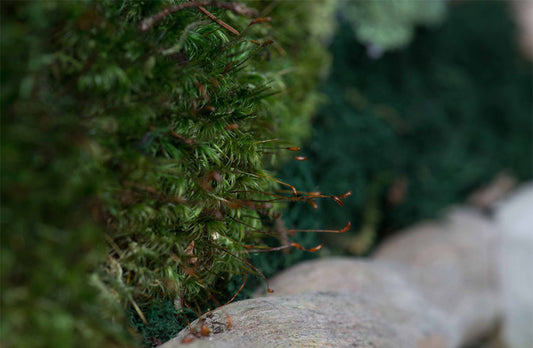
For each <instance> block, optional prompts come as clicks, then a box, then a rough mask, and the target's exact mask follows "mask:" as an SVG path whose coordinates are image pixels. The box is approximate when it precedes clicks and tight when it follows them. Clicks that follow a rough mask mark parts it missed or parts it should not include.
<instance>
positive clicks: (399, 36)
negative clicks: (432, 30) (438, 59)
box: [342, 0, 446, 55]
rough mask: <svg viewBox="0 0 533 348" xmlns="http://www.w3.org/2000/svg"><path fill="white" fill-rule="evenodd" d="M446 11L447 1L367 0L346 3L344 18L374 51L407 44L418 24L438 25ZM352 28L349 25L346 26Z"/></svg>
mask: <svg viewBox="0 0 533 348" xmlns="http://www.w3.org/2000/svg"><path fill="white" fill-rule="evenodd" d="M445 13H446V2H445V1H444V0H420V1H398V0H367V1H347V2H345V3H343V7H342V17H343V19H344V20H345V21H346V22H347V23H349V24H350V26H351V27H352V31H353V32H354V33H355V36H356V38H357V39H358V40H359V42H361V43H363V44H367V45H370V47H371V50H370V52H372V51H375V53H374V54H376V55H379V54H380V52H383V51H389V50H393V49H398V48H402V47H405V46H407V44H409V43H410V42H411V41H412V40H413V36H414V33H415V29H416V27H417V26H420V25H426V26H436V25H437V24H440V23H441V22H442V21H443V18H444V16H445ZM346 29H347V30H349V28H348V27H346Z"/></svg>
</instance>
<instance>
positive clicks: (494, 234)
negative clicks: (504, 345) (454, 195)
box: [374, 208, 502, 343]
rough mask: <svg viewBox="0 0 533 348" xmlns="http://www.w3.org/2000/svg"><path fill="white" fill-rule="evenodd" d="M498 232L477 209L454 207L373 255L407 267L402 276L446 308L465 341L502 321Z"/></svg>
mask: <svg viewBox="0 0 533 348" xmlns="http://www.w3.org/2000/svg"><path fill="white" fill-rule="evenodd" d="M500 237H501V236H500V234H499V231H498V230H497V228H496V226H495V224H494V223H493V222H492V221H490V220H489V219H488V218H486V217H484V216H482V215H481V214H479V213H477V212H476V211H474V210H469V209H465V208H462V209H454V210H452V211H451V212H450V213H449V215H448V216H447V218H446V219H445V220H444V221H442V222H439V223H435V222H427V223H422V224H419V225H416V226H414V227H411V228H408V229H406V230H404V231H400V232H399V233H397V234H396V235H394V236H393V237H392V238H390V239H389V240H387V241H385V242H384V243H383V245H382V247H381V248H379V249H378V250H377V252H376V253H375V255H374V257H375V258H376V259H378V260H386V261H388V262H392V263H395V264H396V265H404V266H406V267H408V270H407V272H405V273H403V274H402V276H404V277H405V279H406V280H407V281H408V283H409V284H410V285H411V286H413V287H414V288H415V289H416V291H418V292H419V293H420V294H421V295H422V296H424V298H426V299H427V301H428V302H430V303H432V304H433V305H434V306H436V308H438V309H439V310H440V311H442V312H443V313H444V314H445V315H446V318H447V321H448V322H449V323H450V324H451V325H453V327H455V328H456V329H455V330H456V332H457V333H459V334H460V341H461V342H462V343H465V342H469V341H470V340H472V339H475V338H477V337H478V336H481V335H483V334H484V333H485V332H486V331H487V330H488V329H490V328H491V327H494V326H496V325H497V323H498V320H499V319H500V314H501V311H502V308H501V302H500V298H501V292H500V285H499V278H498V272H497V264H498V255H499V246H500V243H501V238H500Z"/></svg>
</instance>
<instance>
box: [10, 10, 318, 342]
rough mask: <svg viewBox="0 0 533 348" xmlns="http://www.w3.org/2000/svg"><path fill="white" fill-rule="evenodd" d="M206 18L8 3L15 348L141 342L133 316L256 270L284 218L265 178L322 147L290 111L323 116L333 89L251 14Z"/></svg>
mask: <svg viewBox="0 0 533 348" xmlns="http://www.w3.org/2000/svg"><path fill="white" fill-rule="evenodd" d="M254 5H257V6H268V3H257V4H256V3H250V6H254ZM176 6H177V7H176ZM204 6H205V11H203V10H202V9H200V8H199V5H198V4H195V5H190V3H189V2H186V1H153V2H152V1H151V2H146V3H143V2H137V1H124V2H116V1H99V2H46V3H39V2H24V3H20V2H2V36H3V39H2V86H3V88H2V115H3V121H2V122H3V124H2V136H3V138H2V139H3V141H2V158H3V165H2V178H3V180H2V224H3V226H2V227H3V230H4V231H5V232H4V233H3V234H2V258H3V259H2V267H5V268H4V270H3V272H2V293H3V296H2V308H3V311H4V316H3V318H2V327H1V328H2V339H3V341H5V342H6V344H7V345H8V346H11V345H15V344H16V345H18V346H35V345H39V344H41V345H50V346H56V347H61V346H65V347H66V346H78V345H83V346H102V345H107V346H115V345H131V344H132V342H133V341H132V339H131V335H130V333H129V332H128V331H127V330H126V329H125V326H124V325H123V317H124V315H123V312H124V310H123V308H124V305H126V306H132V307H133V308H134V310H135V312H136V313H137V314H138V315H139V316H140V317H139V318H137V319H139V320H141V321H143V320H146V317H147V316H148V317H149V313H151V309H150V303H152V302H154V301H155V302H157V301H156V300H157V299H159V298H162V299H163V301H169V300H171V301H172V302H173V305H174V306H175V307H176V308H178V311H185V312H187V311H189V310H188V309H187V307H188V306H191V307H195V305H196V303H197V302H202V301H205V300H206V299H207V298H208V297H209V296H210V295H211V294H212V293H213V292H216V291H217V289H220V286H215V284H223V283H225V282H227V281H229V280H230V278H231V277H232V276H234V275H240V274H247V273H250V272H251V273H257V270H256V269H255V268H254V267H253V266H251V265H250V264H249V263H247V262H246V259H247V258H248V248H247V247H248V246H249V245H252V244H253V245H254V247H261V246H264V239H265V236H267V235H275V234H276V232H275V231H272V229H271V228H272V224H273V220H274V218H275V217H276V216H277V215H276V214H277V211H279V208H278V207H276V204H275V203H276V202H277V198H276V199H275V202H274V203H271V202H270V200H272V199H273V198H272V192H273V189H274V188H276V187H277V186H278V182H277V181H276V180H275V179H273V178H271V175H272V174H271V173H270V172H269V171H268V170H267V169H266V168H268V166H269V165H270V164H271V163H275V159H276V157H277V155H278V152H279V151H278V150H279V149H280V148H283V147H285V146H287V145H289V144H284V143H281V142H279V141H277V140H274V139H277V138H278V137H279V135H280V134H281V135H282V136H288V135H290V140H291V141H294V142H298V141H300V140H301V139H302V137H303V136H304V135H305V134H306V131H305V129H307V125H306V122H307V121H303V122H301V123H300V122H296V121H294V115H293V113H292V111H293V110H297V109H298V107H297V105H298V104H300V103H305V105H306V106H305V107H304V108H301V109H300V110H299V113H298V115H300V116H302V117H303V118H304V119H308V116H307V115H308V114H309V112H310V110H312V109H313V107H314V105H315V104H316V102H317V99H316V98H315V97H308V96H307V95H306V93H304V92H302V91H305V90H307V91H309V90H311V89H312V88H313V87H314V84H315V83H316V81H317V77H316V74H315V72H314V71H312V70H313V69H312V68H310V67H311V65H310V64H311V61H309V62H308V63H306V64H305V65H304V66H306V67H307V69H308V70H306V69H302V68H301V67H299V68H298V69H296V71H297V72H296V73H294V74H292V73H291V72H287V71H285V72H281V71H280V70H281V68H282V67H283V68H286V69H289V70H290V69H291V66H292V64H295V63H294V61H296V60H297V59H299V58H300V57H301V56H300V57H296V58H294V61H291V60H289V61H290V63H286V61H287V60H288V57H287V56H286V55H285V53H287V52H289V55H290V54H291V53H290V52H291V51H293V52H297V49H296V47H297V46H292V47H290V48H289V47H287V48H285V49H284V47H283V46H282V45H281V44H280V43H277V45H278V46H276V44H275V43H274V42H271V39H272V38H274V39H275V38H276V35H275V34H274V32H275V30H276V29H275V27H272V26H270V24H269V20H266V19H265V20H259V21H256V22H252V17H253V16H256V13H258V12H256V11H255V10H254V9H252V8H251V7H239V8H237V7H235V6H234V4H233V5H232V4H224V3H220V2H209V3H206V4H204ZM281 8H282V6H281V3H280V9H277V10H275V11H274V12H272V15H274V13H276V11H277V13H281V12H282V10H281ZM164 9H173V10H175V11H170V12H172V13H166V14H164V15H161V16H159V17H157V18H156V17H153V16H154V15H157V14H158V13H161V11H162V10H164ZM258 9H259V10H261V8H258ZM263 10H264V8H263ZM202 11H203V12H202ZM206 11H208V12H209V13H211V15H213V16H215V17H216V18H218V20H217V21H213V20H211V19H210V18H209V17H208V16H207V15H206V14H205V12H206ZM299 13H301V12H299ZM221 22H223V24H224V25H223V24H221ZM272 25H274V23H273V24H272ZM229 28H231V29H229ZM232 30H236V31H238V32H239V33H240V35H234V34H233V31H232ZM295 32H296V31H289V32H288V34H287V37H285V38H284V40H286V41H285V42H290V40H291V39H290V37H291V35H292V33H295ZM317 35H318V34H317ZM283 52H285V53H283ZM313 52H314V53H313V54H314V56H315V57H321V58H320V59H321V60H320V61H321V62H322V61H324V62H325V61H326V60H327V55H326V54H325V53H323V52H322V51H321V50H320V49H318V48H314V51H313ZM287 64H289V65H287ZM302 76H306V79H300V78H299V77H302ZM304 81H305V83H304ZM4 86H5V88H4ZM293 87H294V90H291V88H293ZM295 95H297V96H298V97H297V98H296V99H294V100H293V99H292V96H295ZM289 115H290V117H291V119H292V120H293V121H289V122H288V123H285V122H284V119H285V118H288V117H289ZM290 145H296V144H294V143H292V144H290ZM288 196H291V195H290V194H289V195H288ZM215 295H216V293H215ZM121 305H122V306H121ZM162 308H163V307H162ZM164 308H167V307H164ZM156 312H157V311H156ZM167 312H168V311H167ZM143 313H146V315H144V314H143ZM168 313H170V312H168ZM168 313H167V314H168ZM5 318H9V320H5ZM47 318H50V320H46V319H47ZM137 319H136V320H137ZM28 332H31V333H32V334H31V335H28V334H27V333H28ZM4 338H5V340H4ZM154 342H155V341H154Z"/></svg>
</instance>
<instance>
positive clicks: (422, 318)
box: [160, 291, 453, 348]
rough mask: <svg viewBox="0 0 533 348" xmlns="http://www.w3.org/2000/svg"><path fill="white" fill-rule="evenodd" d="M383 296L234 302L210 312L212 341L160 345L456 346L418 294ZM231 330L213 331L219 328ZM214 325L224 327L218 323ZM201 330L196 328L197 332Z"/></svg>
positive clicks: (340, 293) (315, 294) (313, 296)
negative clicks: (405, 297)
mask: <svg viewBox="0 0 533 348" xmlns="http://www.w3.org/2000/svg"><path fill="white" fill-rule="evenodd" d="M407 297H408V298H409V299H408V301H409V303H405V302H404V301H405V299H404V300H402V301H399V300H398V298H386V297H385V298H383V297H379V296H372V294H370V293H352V292H347V291H330V292H311V293H304V294H300V295H297V296H277V297H266V298H257V299H251V300H245V301H240V302H235V303H232V304H230V305H227V306H224V307H222V308H219V309H217V310H215V311H214V312H212V313H210V314H209V315H210V316H211V319H207V318H206V319H205V323H206V325H208V326H210V328H212V331H213V334H212V335H211V336H209V337H202V338H196V339H194V341H193V342H191V344H188V345H182V344H181V342H182V341H183V340H184V339H187V338H188V337H192V336H190V334H189V330H188V329H186V330H184V331H182V332H181V333H180V334H179V335H178V336H177V337H176V338H175V339H173V340H171V341H169V342H167V343H165V344H164V345H162V346H160V348H174V347H182V346H184V347H273V346H279V347H382V348H387V347H391V348H392V347H420V348H423V347H427V348H440V347H442V348H444V347H452V346H453V344H452V342H450V341H449V340H448V337H450V334H451V333H450V332H448V331H447V327H446V325H445V323H444V321H443V319H442V318H441V317H439V315H438V314H437V313H434V312H433V311H432V310H431V308H428V306H427V304H425V303H424V302H423V300H422V299H420V298H418V297H417V296H416V294H413V293H411V294H410V295H408V296H407ZM228 316H229V318H231V322H232V327H231V328H230V329H229V330H227V329H224V330H219V331H220V332H219V333H214V332H215V330H216V327H217V326H216V325H222V326H224V327H226V326H227V325H226V323H227V320H228V319H227V317H228ZM212 323H219V324H215V325H213V324H212ZM196 326H201V322H200V321H196V322H194V323H193V324H192V327H193V330H194V328H195V327H196Z"/></svg>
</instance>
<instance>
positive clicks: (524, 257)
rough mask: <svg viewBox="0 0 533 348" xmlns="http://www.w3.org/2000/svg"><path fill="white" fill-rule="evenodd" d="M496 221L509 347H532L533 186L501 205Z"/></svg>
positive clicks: (505, 333) (504, 330)
mask: <svg viewBox="0 0 533 348" xmlns="http://www.w3.org/2000/svg"><path fill="white" fill-rule="evenodd" d="M496 221H497V223H498V226H499V228H500V231H501V234H502V237H503V238H502V239H503V242H502V254H501V259H500V260H501V264H500V267H499V271H500V275H501V279H502V288H503V289H502V290H503V291H502V294H503V307H504V310H503V313H504V328H503V334H504V337H505V339H506V341H507V342H508V343H509V346H510V347H516V348H531V347H533V266H532V265H533V184H529V185H527V186H525V187H523V188H522V189H521V190H520V191H519V192H518V193H516V194H514V195H513V196H511V197H509V198H508V199H507V200H505V201H503V202H501V204H500V207H499V208H498V211H497V214H496Z"/></svg>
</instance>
